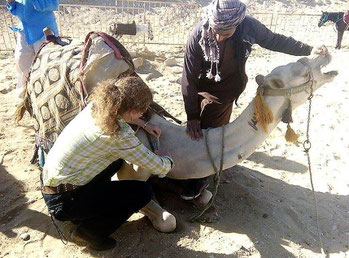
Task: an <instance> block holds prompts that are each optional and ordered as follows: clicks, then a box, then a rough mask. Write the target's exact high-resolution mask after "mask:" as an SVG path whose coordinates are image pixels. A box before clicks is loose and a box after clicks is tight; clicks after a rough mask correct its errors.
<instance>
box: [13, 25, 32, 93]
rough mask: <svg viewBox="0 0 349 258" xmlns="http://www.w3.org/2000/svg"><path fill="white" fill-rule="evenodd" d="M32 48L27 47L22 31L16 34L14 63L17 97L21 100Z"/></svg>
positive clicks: (30, 61)
mask: <svg viewBox="0 0 349 258" xmlns="http://www.w3.org/2000/svg"><path fill="white" fill-rule="evenodd" d="M34 54H35V52H34V49H33V46H31V45H28V44H27V41H26V38H25V34H24V32H22V31H18V32H17V43H16V49H15V62H16V70H17V87H16V91H17V96H18V97H20V98H23V90H24V86H25V84H26V81H27V78H28V74H29V71H30V66H31V64H32V61H33V58H34Z"/></svg>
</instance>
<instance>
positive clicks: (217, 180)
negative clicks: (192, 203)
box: [190, 125, 225, 222]
mask: <svg viewBox="0 0 349 258" xmlns="http://www.w3.org/2000/svg"><path fill="white" fill-rule="evenodd" d="M210 129H211V128H208V129H207V130H206V134H205V143H206V150H207V155H208V157H209V158H210V161H211V165H212V167H213V169H214V171H215V176H214V183H215V186H214V190H213V195H212V198H211V199H210V201H209V202H208V203H207V204H206V205H205V207H204V208H203V209H202V210H201V211H200V212H199V213H198V214H196V215H194V216H193V217H192V218H190V222H195V221H197V220H198V219H199V218H200V217H201V216H202V214H204V213H205V212H206V211H207V210H208V209H209V208H210V207H211V206H212V204H213V202H214V200H215V198H216V195H217V192H218V187H219V184H220V181H221V173H222V170H223V164H224V131H225V126H224V125H223V126H222V150H221V151H222V152H221V159H220V164H219V169H217V167H216V165H215V164H214V160H213V158H212V154H211V151H210V148H209V144H208V132H209V130H210Z"/></svg>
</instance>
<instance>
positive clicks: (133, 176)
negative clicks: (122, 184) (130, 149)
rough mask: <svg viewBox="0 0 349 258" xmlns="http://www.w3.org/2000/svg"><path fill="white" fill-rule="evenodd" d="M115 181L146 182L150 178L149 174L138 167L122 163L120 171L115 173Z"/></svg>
mask: <svg viewBox="0 0 349 258" xmlns="http://www.w3.org/2000/svg"><path fill="white" fill-rule="evenodd" d="M115 176H116V178H115V180H118V181H120V180H137V181H147V180H148V178H149V177H150V176H151V173H149V172H148V171H145V170H144V169H141V168H140V167H138V166H136V165H133V164H130V163H127V162H126V161H124V163H123V164H122V166H121V168H120V170H119V171H118V172H117V173H116V175H115ZM113 179H114V178H113Z"/></svg>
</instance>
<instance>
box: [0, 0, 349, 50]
mask: <svg viewBox="0 0 349 258" xmlns="http://www.w3.org/2000/svg"><path fill="white" fill-rule="evenodd" d="M109 2H110V3H109ZM109 2H108V3H109V4H108V5H103V6H102V5H99V6H97V5H90V4H84V5H72V4H61V5H60V8H59V11H57V13H56V17H57V22H58V25H59V30H60V34H61V35H63V36H69V37H74V38H80V39H83V38H84V36H85V35H86V34H87V33H88V32H90V31H93V30H95V31H104V32H108V28H109V24H110V23H112V22H115V23H132V22H133V21H135V22H136V24H147V23H148V22H149V23H150V24H151V27H152V30H153V35H154V39H153V40H150V39H148V37H147V35H146V34H144V35H142V36H138V37H135V36H123V37H122V39H121V42H123V43H124V44H126V45H127V47H128V48H131V49H132V47H134V46H139V45H140V44H143V45H147V44H157V45H158V46H162V47H163V46H169V45H179V46H183V45H185V43H186V40H187V38H188V34H189V32H190V30H191V29H192V28H193V27H194V26H195V24H196V23H197V22H198V20H199V19H200V15H201V8H200V7H199V6H198V5H197V4H195V3H192V2H189V3H188V2H174V1H160V0H158V1H152V0H143V1H136V0H109ZM251 15H252V16H254V17H255V18H257V19H258V20H259V21H261V22H262V23H263V24H265V25H266V26H267V27H268V28H269V29H271V30H272V31H273V32H277V33H280V34H284V35H286V36H292V37H294V38H295V39H297V40H301V41H303V42H305V43H308V44H311V45H318V44H325V45H328V46H334V45H335V43H336V38H337V33H336V32H335V31H334V26H333V25H331V24H330V23H329V25H328V26H324V27H321V28H318V27H317V23H318V20H319V18H320V15H313V14H277V13H253V14H251ZM15 23H16V19H15V18H14V17H13V16H12V15H10V14H9V13H8V12H7V11H6V8H5V6H0V51H11V50H13V49H14V47H15V34H14V33H13V32H12V31H11V30H9V28H8V27H9V26H10V25H13V24H15ZM346 34H349V33H345V34H344V38H343V43H342V45H343V46H348V45H349V35H346Z"/></svg>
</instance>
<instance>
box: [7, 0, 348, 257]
mask: <svg viewBox="0 0 349 258" xmlns="http://www.w3.org/2000/svg"><path fill="white" fill-rule="evenodd" d="M116 2H117V4H118V6H119V7H115V1H111V0H110V1H92V0H91V1H85V0H77V1H74V5H71V3H72V2H71V1H70V2H68V1H61V4H62V6H61V8H60V10H59V11H58V12H57V18H58V21H59V24H60V29H61V34H62V35H63V36H70V37H74V38H80V39H81V40H82V39H83V38H84V36H85V35H86V34H87V33H88V32H89V31H91V30H102V31H106V30H107V29H108V28H107V26H106V24H107V22H108V21H110V20H115V21H118V22H132V20H133V19H134V20H135V21H136V22H137V23H147V22H148V21H149V22H150V24H151V25H152V27H153V34H154V39H153V40H152V41H150V40H149V39H148V37H147V35H146V34H144V35H141V36H139V37H136V38H131V37H123V38H122V39H121V42H123V43H124V44H125V46H126V47H127V49H128V50H129V51H130V53H131V54H132V56H133V57H134V58H135V61H136V60H137V63H138V64H139V67H138V68H137V72H138V74H139V75H140V76H141V77H142V78H143V79H144V80H145V81H146V82H147V84H148V85H149V86H150V87H151V89H152V90H153V92H154V97H155V101H157V102H158V103H159V104H161V105H163V106H164V107H165V108H166V109H167V110H168V111H169V112H170V113H171V114H172V115H174V116H176V117H177V118H179V119H181V120H182V121H185V119H186V116H185V112H184V106H183V101H182V96H181V89H180V85H179V84H177V83H176V81H177V79H178V78H179V77H180V76H181V71H182V66H183V55H184V44H185V41H186V37H187V36H188V33H189V32H190V29H191V28H192V27H193V26H194V25H195V23H196V22H197V21H198V20H199V17H200V12H201V9H202V6H205V5H207V3H208V2H209V1H207V0H198V1H196V2H194V1H192V2H177V1H157V2H156V3H157V4H158V6H156V5H155V3H149V2H145V1H116ZM4 3H5V2H4V1H0V7H1V8H0V30H1V34H2V36H0V49H1V50H2V51H0V67H1V70H0V121H1V122H0V146H1V147H0V257H130V258H131V257H209V258H216V257H321V252H320V243H319V240H318V235H317V229H316V220H315V218H316V216H315V206H314V201H313V196H312V191H311V185H310V181H309V172H308V164H307V158H306V156H305V153H304V151H303V144H302V143H303V141H304V140H305V133H306V125H307V114H308V103H306V104H304V105H303V106H301V107H299V108H298V109H297V110H296V111H295V112H293V120H294V123H293V124H292V127H293V128H294V129H295V130H296V132H297V133H299V134H300V135H301V136H300V138H299V140H298V141H297V142H296V143H287V142H286V141H285V139H284V133H285V131H286V125H285V124H279V125H278V127H277V128H276V129H275V130H274V131H273V132H272V133H271V135H270V136H269V137H268V138H267V140H266V141H265V142H264V143H263V144H262V145H261V146H260V147H259V148H257V149H256V150H255V152H254V153H253V154H252V155H251V156H250V157H249V158H248V159H247V160H245V161H243V162H241V163H240V164H238V165H236V166H235V167H233V168H231V169H228V170H226V171H224V175H223V178H222V181H221V184H220V187H219V191H218V194H217V197H216V201H215V203H214V207H213V208H211V209H210V210H209V212H208V213H207V214H205V215H204V217H203V219H202V220H201V221H200V222H198V223H190V222H189V218H190V217H191V216H192V215H193V214H194V213H196V212H197V210H196V208H195V207H194V205H193V204H192V203H190V202H185V201H183V200H181V199H180V198H179V196H177V195H176V194H174V193H171V192H166V193H164V194H160V195H159V196H158V200H159V202H160V204H161V205H162V206H163V207H164V208H165V209H167V210H168V211H169V212H171V213H172V214H174V215H175V216H176V218H177V229H176V231H175V232H173V233H170V234H164V233H160V232H157V231H156V230H155V229H153V227H152V225H151V223H150V222H149V220H148V219H147V218H145V217H144V216H143V215H141V214H139V213H137V214H135V215H133V216H132V217H131V218H130V219H129V220H128V222H126V223H125V224H124V225H123V226H122V227H121V228H119V229H118V230H117V231H116V232H115V233H114V234H113V237H115V239H116V240H117V246H116V248H115V249H113V250H111V251H105V252H97V251H93V250H91V249H88V248H85V247H80V246H77V245H75V244H73V243H70V242H69V243H68V244H67V245H63V243H62V242H61V240H60V238H59V235H58V233H57V231H56V229H55V228H54V226H53V224H52V223H51V220H50V217H49V215H48V212H47V208H46V206H45V204H44V201H43V199H42V196H41V192H40V182H39V174H40V170H39V169H38V168H37V166H36V165H31V164H30V159H31V157H32V154H33V147H34V130H33V128H32V123H31V119H30V117H29V116H28V114H26V116H25V118H24V119H23V120H22V121H21V123H20V125H19V126H17V125H16V124H15V122H14V112H15V109H16V105H17V104H18V103H19V100H18V99H17V97H16V95H15V84H16V72H15V71H16V70H15V63H14V58H13V49H14V46H15V45H14V44H15V38H14V35H13V33H12V32H11V31H10V30H9V29H8V26H9V25H12V24H14V23H15V22H16V20H15V19H14V18H11V16H10V15H9V14H7V13H6V12H5V9H4V6H3V4H4ZM92 4H93V5H96V4H98V5H99V6H98V7H94V6H91V5H92ZM141 4H143V5H141ZM147 4H148V5H147ZM247 4H248V12H249V14H251V15H252V16H255V17H256V18H258V19H259V20H260V21H262V22H263V23H264V24H266V25H267V26H268V27H269V28H271V29H272V30H273V31H274V32H278V33H282V34H285V35H290V36H293V37H294V38H296V39H298V40H301V41H303V42H305V43H308V44H310V45H314V46H315V45H321V44H325V45H326V46H328V49H329V51H330V53H331V54H332V56H333V60H332V63H331V64H330V65H329V67H328V68H326V69H325V70H327V69H328V70H338V72H339V75H338V76H337V77H336V78H335V80H334V82H332V83H329V84H326V85H325V86H323V87H322V88H321V89H319V90H318V91H317V92H316V93H315V96H314V98H313V103H312V113H311V124H310V140H311V143H312V148H311V150H310V155H311V166H312V171H313V177H314V178H313V179H314V185H315V193H316V196H317V199H318V209H319V224H320V229H321V232H322V238H323V242H324V248H325V250H326V251H327V252H328V253H329V255H330V257H349V174H348V169H349V161H348V156H349V135H348V131H349V130H348V125H349V114H348V110H349V101H348V98H349V89H348V88H349V72H348V65H349V61H348V60H349V33H348V32H346V33H344V39H343V41H342V49H340V50H337V49H334V46H335V43H336V37H337V35H336V34H337V33H336V31H335V30H334V27H333V24H332V23H328V24H326V26H324V27H321V28H318V27H317V23H318V21H319V18H320V15H321V11H333V12H337V11H345V10H347V9H349V3H348V2H347V1H344V0H336V1H329V0H327V1H325V0H316V1H307V0H303V1H301V0H297V1H296V0H294V1H286V0H284V1H267V0H258V1H252V0H251V1H249V2H248V3H247ZM125 6H126V7H127V6H128V8H126V7H125ZM142 8H143V11H140V10H141V9H142ZM116 17H117V18H116ZM275 17H280V18H278V19H277V20H276V22H275V19H276V18H275ZM297 59H298V57H294V56H289V55H286V54H281V53H276V52H271V51H268V50H265V49H262V48H260V47H259V46H257V45H255V46H254V47H253V51H252V53H251V55H250V57H249V60H248V62H247V75H248V76H249V83H248V85H247V89H246V91H245V92H244V93H243V95H242V96H241V97H240V99H239V106H238V107H236V106H235V107H234V110H233V115H232V118H231V120H234V119H235V118H236V117H237V116H238V115H239V114H240V113H241V112H242V111H243V110H244V108H245V107H246V106H247V105H248V103H249V102H250V101H251V100H252V98H253V97H254V95H255V90H256V87H257V84H256V83H255V81H254V78H255V76H256V75H258V74H263V75H266V74H268V73H269V72H270V71H271V70H272V69H273V68H275V67H277V66H279V65H284V64H287V63H289V62H294V61H296V60H297ZM167 60H171V61H167ZM239 137H242V136H239ZM188 140H189V139H188ZM210 187H211V188H212V184H211V186H210Z"/></svg>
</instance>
